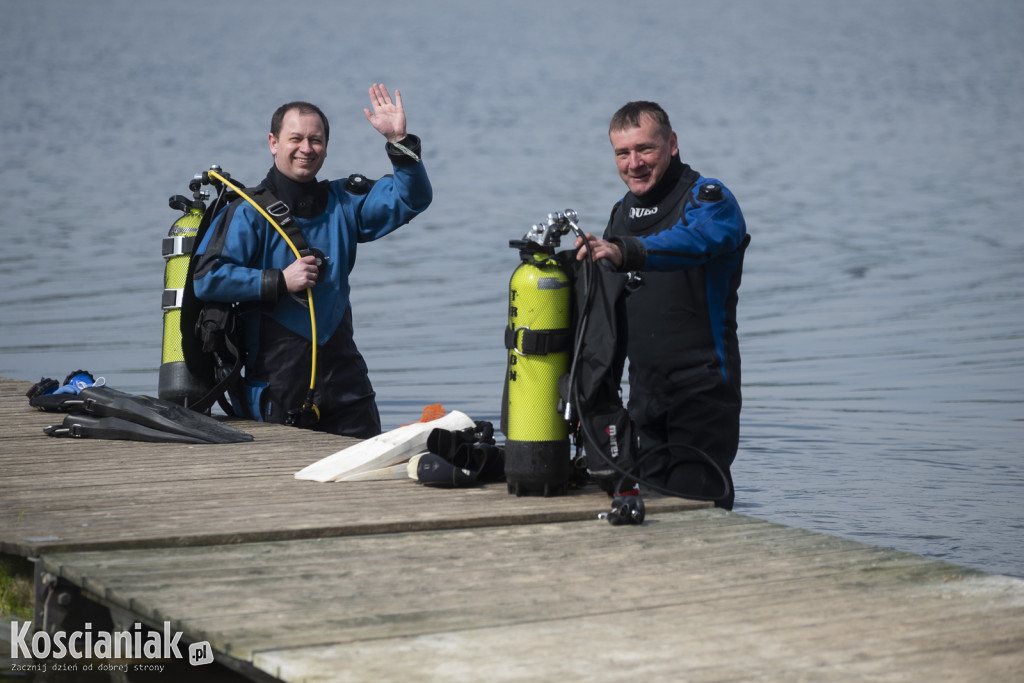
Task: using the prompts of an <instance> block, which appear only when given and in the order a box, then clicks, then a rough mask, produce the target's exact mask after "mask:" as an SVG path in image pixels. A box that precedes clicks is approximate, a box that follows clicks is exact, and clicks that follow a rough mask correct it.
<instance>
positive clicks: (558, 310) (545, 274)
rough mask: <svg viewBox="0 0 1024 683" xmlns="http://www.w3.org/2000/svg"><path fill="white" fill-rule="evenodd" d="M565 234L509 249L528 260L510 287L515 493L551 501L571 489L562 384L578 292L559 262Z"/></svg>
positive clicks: (507, 421) (508, 425) (540, 234)
mask: <svg viewBox="0 0 1024 683" xmlns="http://www.w3.org/2000/svg"><path fill="white" fill-rule="evenodd" d="M557 243H558V232H557V230H555V231H552V230H551V229H549V228H546V227H545V226H544V225H543V224H540V225H538V226H535V227H534V229H533V231H532V232H531V233H529V234H527V236H526V237H525V238H524V239H523V240H521V241H511V242H510V243H509V246H512V247H516V248H519V250H520V256H521V258H522V263H521V264H520V265H519V267H518V268H516V270H515V272H514V273H513V274H512V278H511V280H510V282H509V311H508V313H509V314H508V327H507V328H506V329H505V346H506V348H507V349H508V372H507V374H506V377H505V381H506V385H505V401H504V405H503V406H502V417H503V419H502V422H503V424H502V428H503V431H504V432H505V436H506V442H505V478H506V480H507V482H508V491H509V493H514V494H516V495H517V496H520V495H524V494H530V493H539V494H542V495H544V496H548V495H552V494H559V493H565V492H567V490H568V485H569V475H570V472H571V461H570V455H569V431H568V424H567V422H566V420H565V419H564V418H563V417H562V415H561V413H560V411H559V400H560V395H559V390H558V380H559V378H560V377H562V376H563V375H565V374H566V373H568V371H569V363H570V350H571V346H572V330H571V314H572V310H571V308H572V297H571V292H572V287H571V282H570V280H569V277H568V275H567V274H566V273H565V271H564V270H563V269H562V267H561V266H560V265H559V264H558V262H557V261H556V260H555V259H554V258H553V254H554V247H555V246H557Z"/></svg>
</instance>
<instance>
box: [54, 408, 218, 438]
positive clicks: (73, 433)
mask: <svg viewBox="0 0 1024 683" xmlns="http://www.w3.org/2000/svg"><path fill="white" fill-rule="evenodd" d="M43 431H44V432H46V433H47V434H49V435H50V436H68V437H74V438H79V439H80V438H91V439H120V440H125V441H150V442H169V443H209V442H207V441H204V440H202V439H197V438H196V437H194V436H182V435H181V434H172V433H170V432H162V431H160V430H159V429H151V428H150V427H144V426H142V425H140V424H137V423H135V422H129V421H128V420H122V419H121V418H119V417H98V416H96V415H89V414H87V413H71V414H69V415H68V416H67V417H65V418H64V423H63V424H62V425H59V426H57V425H51V426H49V427H47V428H46V429H44V430H43Z"/></svg>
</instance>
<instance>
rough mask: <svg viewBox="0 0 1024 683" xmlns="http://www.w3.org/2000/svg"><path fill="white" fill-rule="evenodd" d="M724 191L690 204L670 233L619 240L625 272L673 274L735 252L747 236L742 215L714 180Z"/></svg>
mask: <svg viewBox="0 0 1024 683" xmlns="http://www.w3.org/2000/svg"><path fill="white" fill-rule="evenodd" d="M709 183H715V184H717V185H718V186H719V187H721V189H722V194H721V198H720V199H717V200H716V201H701V199H700V197H699V196H698V197H696V198H694V199H693V200H692V201H688V202H687V205H686V208H685V210H684V212H683V217H682V218H681V219H680V220H679V221H678V222H677V223H676V224H675V225H674V226H672V227H671V228H669V229H668V230H663V231H661V232H659V233H656V234H654V235H648V236H646V237H624V238H618V239H617V240H616V241H617V242H618V243H619V245H620V246H621V247H622V248H623V251H624V256H625V259H624V263H623V266H622V270H649V271H672V270H679V269H681V268H695V267H697V266H700V265H703V264H705V263H707V262H708V261H710V260H711V259H713V258H716V257H718V256H722V255H723V254H729V253H732V252H735V251H736V250H738V249H739V248H740V245H741V244H742V243H743V240H744V238H745V237H746V234H747V226H746V223H745V221H744V219H743V212H742V211H741V210H740V206H739V203H738V202H737V201H736V198H735V196H733V194H732V192H730V191H729V190H728V189H727V188H726V187H725V186H723V185H722V184H721V183H719V182H718V181H717V180H714V179H705V178H702V179H701V180H700V184H701V185H703V184H709Z"/></svg>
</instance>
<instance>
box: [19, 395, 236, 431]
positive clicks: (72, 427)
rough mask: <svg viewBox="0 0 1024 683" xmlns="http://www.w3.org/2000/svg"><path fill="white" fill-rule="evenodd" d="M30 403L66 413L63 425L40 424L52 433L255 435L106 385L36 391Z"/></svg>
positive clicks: (176, 405)
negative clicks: (57, 391) (61, 391)
mask: <svg viewBox="0 0 1024 683" xmlns="http://www.w3.org/2000/svg"><path fill="white" fill-rule="evenodd" d="M29 403H30V404H31V405H34V406H36V407H37V408H40V409H42V410H54V411H62V412H68V413H69V414H68V416H67V417H65V418H64V423H63V424H62V425H59V426H58V425H52V426H50V427H46V428H45V429H44V430H43V431H45V432H46V433H47V434H49V435H50V436H69V437H78V438H83V437H84V438H92V439H123V440H127V441H150V442H169V443H189V444H213V443H241V442H245V441H252V440H253V437H252V435H251V434H247V433H245V432H243V431H241V430H239V429H235V428H234V427H232V426H230V425H226V424H224V423H223V422H220V421H219V420H217V419H216V418H213V417H210V416H209V415H204V414H202V413H197V412H196V411H194V410H189V409H188V408H185V407H183V406H180V405H178V404H177V403H171V402H170V401H165V400H163V399H159V398H153V397H151V396H136V395H134V394H127V393H125V392H123V391H118V390H117V389H111V388H110V387H107V386H91V387H85V388H83V389H82V390H81V391H79V392H78V394H63V395H54V394H49V395H44V396H39V397H36V398H33V399H31V400H30V401H29Z"/></svg>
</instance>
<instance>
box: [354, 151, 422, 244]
mask: <svg viewBox="0 0 1024 683" xmlns="http://www.w3.org/2000/svg"><path fill="white" fill-rule="evenodd" d="M432 199H433V189H432V188H431V185H430V179H429V178H428V177H427V171H426V169H425V168H424V166H423V163H422V162H419V163H416V164H414V165H411V166H396V167H395V173H394V175H389V176H384V177H383V178H381V179H380V180H378V181H377V182H376V183H374V184H373V187H372V188H371V189H370V191H369V193H367V194H366V195H365V196H364V197H363V199H362V201H361V202H360V204H359V207H358V211H357V216H358V220H357V222H356V232H357V240H358V241H359V242H372V241H373V240H375V239H379V238H381V237H383V236H384V235H387V234H389V233H391V232H393V231H395V230H397V229H398V228H399V227H401V226H403V225H405V224H406V223H408V222H409V221H411V220H412V219H413V218H415V217H416V216H417V215H418V214H420V213H422V212H423V211H424V210H426V208H427V207H428V206H430V202H431V200H432Z"/></svg>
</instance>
